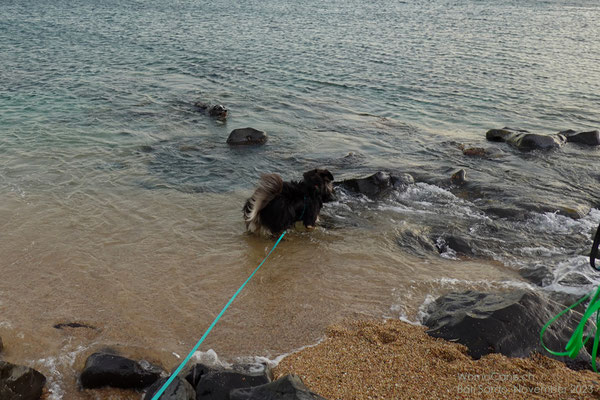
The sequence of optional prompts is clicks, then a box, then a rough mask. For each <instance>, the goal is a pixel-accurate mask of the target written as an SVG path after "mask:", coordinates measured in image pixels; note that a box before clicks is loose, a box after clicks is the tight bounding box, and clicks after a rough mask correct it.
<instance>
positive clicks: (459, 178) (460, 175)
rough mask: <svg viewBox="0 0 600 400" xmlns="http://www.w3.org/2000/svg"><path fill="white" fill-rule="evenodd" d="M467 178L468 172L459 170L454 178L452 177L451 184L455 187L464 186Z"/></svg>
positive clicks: (454, 174) (453, 175)
mask: <svg viewBox="0 0 600 400" xmlns="http://www.w3.org/2000/svg"><path fill="white" fill-rule="evenodd" d="M466 178H467V171H465V170H464V169H459V170H458V171H456V172H455V173H453V174H452V176H451V177H450V182H452V183H453V184H455V185H462V184H463V183H465V182H466Z"/></svg>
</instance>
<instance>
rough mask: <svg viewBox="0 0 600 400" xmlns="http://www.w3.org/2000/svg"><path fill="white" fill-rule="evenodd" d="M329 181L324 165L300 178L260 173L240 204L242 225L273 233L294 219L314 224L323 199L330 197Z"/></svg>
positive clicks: (329, 198) (330, 183) (265, 233)
mask: <svg viewBox="0 0 600 400" xmlns="http://www.w3.org/2000/svg"><path fill="white" fill-rule="evenodd" d="M332 182H333V175H331V172H329V171H328V170H326V169H314V170H312V171H308V172H305V173H304V175H303V179H302V181H300V182H295V181H291V182H284V181H283V179H281V176H279V175H277V174H267V175H263V176H262V177H261V178H260V181H259V183H258V188H257V189H256V191H255V192H254V194H253V195H252V197H250V198H249V199H248V200H246V204H245V205H244V208H243V211H244V220H245V221H246V228H247V229H248V231H250V232H252V233H260V234H263V235H276V234H278V233H280V232H282V231H283V230H285V229H288V228H290V227H292V226H293V225H294V224H295V223H296V222H297V221H302V222H303V223H304V226H305V227H306V228H307V229H312V228H314V226H315V224H316V222H317V218H318V216H319V212H320V211H321V207H323V203H327V202H329V201H332V200H334V190H333V185H332Z"/></svg>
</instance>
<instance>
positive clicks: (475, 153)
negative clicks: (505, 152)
mask: <svg viewBox="0 0 600 400" xmlns="http://www.w3.org/2000/svg"><path fill="white" fill-rule="evenodd" d="M462 152H463V154H464V155H465V156H472V157H485V156H487V155H489V152H488V151H487V150H486V149H484V148H483V147H468V148H463V151H462Z"/></svg>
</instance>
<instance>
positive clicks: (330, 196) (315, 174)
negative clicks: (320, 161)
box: [303, 169, 335, 203]
mask: <svg viewBox="0 0 600 400" xmlns="http://www.w3.org/2000/svg"><path fill="white" fill-rule="evenodd" d="M303 177H304V182H305V183H306V184H307V185H309V186H310V187H313V188H315V190H316V191H317V193H318V194H319V195H320V197H321V201H322V202H323V203H327V202H329V201H333V200H335V191H334V190H333V183H332V182H333V175H331V172H329V171H328V170H326V169H313V170H311V171H308V172H305V173H304V175H303Z"/></svg>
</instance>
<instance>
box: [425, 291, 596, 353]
mask: <svg viewBox="0 0 600 400" xmlns="http://www.w3.org/2000/svg"><path fill="white" fill-rule="evenodd" d="M561 309H562V306H561V305H560V304H557V303H556V302H553V301H549V300H548V299H546V298H545V297H543V296H542V295H540V294H537V293H534V292H529V291H514V292H507V293H482V292H476V291H466V292H461V293H449V294H447V295H445V296H441V297H439V298H438V299H437V300H436V301H435V302H434V303H432V304H431V305H430V307H429V310H428V311H429V316H428V317H427V319H426V320H425V325H427V326H428V327H429V330H428V331H427V333H428V334H429V335H431V336H433V337H439V338H444V339H447V340H450V341H456V342H458V343H461V344H464V345H465V346H467V348H468V352H469V354H470V355H471V356H472V357H473V358H475V359H478V358H480V357H482V356H484V355H486V354H489V353H501V354H504V355H506V356H508V357H527V356H528V355H530V354H531V353H532V352H539V353H541V354H544V355H546V356H549V357H552V358H556V359H559V360H562V361H565V362H566V363H567V364H568V365H569V363H571V360H570V359H568V358H567V357H556V356H553V355H551V354H549V353H548V352H546V351H545V350H544V349H543V348H542V346H541V344H540V340H539V334H540V330H541V328H542V326H543V325H544V324H545V323H546V322H548V321H549V320H550V319H551V318H552V317H553V316H554V315H556V314H557V313H558V312H559V311H561ZM579 317H580V316H579ZM578 322H579V319H578V318H574V317H573V315H571V316H565V317H563V318H561V319H559V320H558V321H556V322H555V323H554V324H553V325H552V326H551V327H550V328H549V329H548V330H547V331H546V333H545V334H544V343H545V344H546V346H547V347H548V348H551V349H556V350H557V351H560V349H564V346H565V345H566V344H567V342H568V341H569V338H570V336H571V333H572V332H573V329H574V328H575V326H576V325H577V323H578ZM589 359H590V356H589V354H588V353H587V352H585V350H582V352H581V353H580V355H579V356H578V357H577V358H576V360H575V362H585V361H589Z"/></svg>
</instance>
